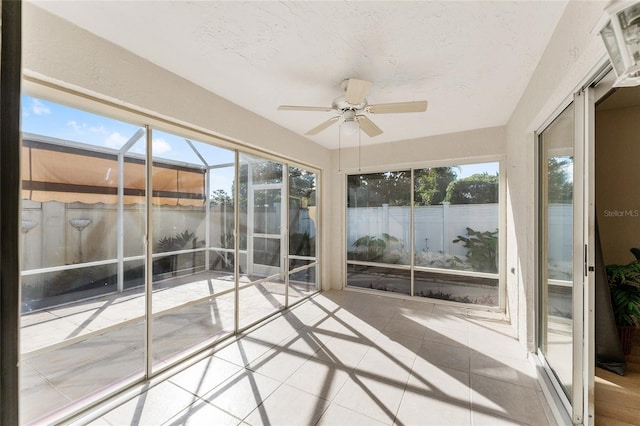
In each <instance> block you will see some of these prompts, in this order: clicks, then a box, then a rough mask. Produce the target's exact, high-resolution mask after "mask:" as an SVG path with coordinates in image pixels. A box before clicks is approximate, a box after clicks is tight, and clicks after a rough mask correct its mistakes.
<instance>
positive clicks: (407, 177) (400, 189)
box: [347, 170, 411, 207]
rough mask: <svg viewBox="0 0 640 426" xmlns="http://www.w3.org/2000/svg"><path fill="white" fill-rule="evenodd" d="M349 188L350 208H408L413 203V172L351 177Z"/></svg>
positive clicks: (348, 182) (348, 179) (403, 171)
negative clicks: (386, 206)
mask: <svg viewBox="0 0 640 426" xmlns="http://www.w3.org/2000/svg"><path fill="white" fill-rule="evenodd" d="M347 187H348V200H347V204H348V207H379V206H381V205H383V204H389V205H390V206H408V205H409V203H410V201H411V172H410V171H409V170H402V171H397V172H383V173H370V174H363V175H350V176H348V177H347Z"/></svg>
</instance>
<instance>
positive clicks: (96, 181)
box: [20, 96, 320, 424]
mask: <svg viewBox="0 0 640 426" xmlns="http://www.w3.org/2000/svg"><path fill="white" fill-rule="evenodd" d="M22 101H23V106H24V114H23V122H22V124H23V134H22V140H23V144H22V153H21V165H20V167H21V180H22V203H21V216H22V217H21V226H22V237H21V238H22V245H21V255H20V261H21V277H22V287H21V294H22V305H21V329H20V341H21V363H20V374H21V383H20V385H21V390H20V400H21V405H22V410H21V416H22V418H21V421H22V422H23V423H29V422H32V421H39V422H41V423H46V424H57V423H59V420H60V419H61V418H65V416H67V417H68V416H69V415H73V413H75V412H77V411H79V410H82V409H84V408H85V407H86V406H87V405H89V404H92V403H95V402H96V401H97V400H99V399H101V398H106V397H108V396H110V395H112V394H114V393H117V392H118V391H120V390H122V389H123V388H124V387H127V386H131V385H133V384H135V383H139V382H141V381H143V380H144V379H148V378H150V377H153V376H155V375H157V374H158V373H160V372H162V371H164V370H166V369H167V368H169V367H172V366H175V365H176V364H177V363H179V362H181V361H183V360H185V359H186V358H187V357H189V356H191V355H193V354H195V353H196V352H199V351H201V350H203V349H205V348H208V347H211V346H212V345H213V344H214V343H216V342H218V341H220V340H221V339H223V338H226V337H228V336H232V335H233V334H236V333H238V332H239V331H241V330H242V329H244V328H247V327H250V326H252V325H253V324H256V323H257V322H259V321H262V320H264V319H265V318H266V317H268V316H269V315H272V314H275V313H277V312H278V311H280V310H282V309H284V308H285V307H287V306H290V305H291V304H292V303H296V302H298V301H300V300H303V299H304V298H306V297H308V296H310V295H311V294H313V293H315V292H316V291H317V290H318V288H319V282H318V275H319V274H318V270H317V268H318V264H319V262H318V255H317V253H318V252H319V250H318V248H317V245H318V242H317V238H316V236H317V235H318V231H319V223H318V206H319V201H320V200H319V199H318V197H317V186H318V174H317V172H314V171H310V170H308V169H305V168H302V167H301V166H298V165H289V164H287V163H285V162H279V161H276V160H274V159H273V158H271V159H267V158H264V157H261V156H258V155H252V154H247V153H241V152H240V151H239V150H238V149H233V148H232V147H231V146H232V144H231V143H229V142H225V141H220V140H218V141H217V142H218V143H220V145H221V146H217V145H214V144H212V143H208V142H205V141H203V140H195V139H192V138H191V137H187V136H185V135H184V134H180V132H179V130H180V128H178V132H176V133H173V132H169V131H167V130H161V129H158V128H153V127H151V126H150V125H133V124H130V123H126V122H122V121H118V120H113V119H110V118H107V117H104V116H101V115H97V114H92V113H88V112H86V111H82V110H78V109H74V108H70V107H66V106H63V105H59V104H56V103H53V102H49V101H46V100H43V99H37V98H33V97H28V96H24V97H23V99H22ZM185 133H193V132H185ZM211 139H213V138H212V137H211ZM222 146H224V148H223V147H222Z"/></svg>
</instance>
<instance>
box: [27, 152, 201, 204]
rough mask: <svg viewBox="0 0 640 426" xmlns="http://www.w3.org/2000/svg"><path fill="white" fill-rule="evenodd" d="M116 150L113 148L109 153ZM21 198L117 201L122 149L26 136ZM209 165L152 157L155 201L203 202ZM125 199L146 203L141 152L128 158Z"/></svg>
mask: <svg viewBox="0 0 640 426" xmlns="http://www.w3.org/2000/svg"><path fill="white" fill-rule="evenodd" d="M109 151H112V152H109ZM21 162H22V167H21V175H22V198H23V199H25V200H33V201H38V202H46V201H59V202H61V203H71V202H81V203H88V204H94V203H104V204H117V202H118V153H117V151H115V150H105V149H102V148H101V149H100V151H97V150H96V151H94V150H91V149H89V148H84V147H78V146H71V145H66V144H64V145H63V144H56V143H55V142H54V141H49V140H46V141H40V140H34V139H24V140H23V141H22V158H21ZM204 188H205V170H204V167H198V166H185V165H176V164H171V163H169V162H163V161H154V162H153V204H156V205H174V206H203V205H204V199H205V194H204ZM123 189H124V203H125V204H136V203H139V204H143V203H144V202H145V165H144V159H143V158H141V157H139V156H134V155H125V157H124V185H123Z"/></svg>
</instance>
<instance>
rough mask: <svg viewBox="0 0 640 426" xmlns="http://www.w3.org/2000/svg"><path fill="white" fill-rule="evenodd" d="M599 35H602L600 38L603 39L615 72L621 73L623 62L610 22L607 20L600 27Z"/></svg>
mask: <svg viewBox="0 0 640 426" xmlns="http://www.w3.org/2000/svg"><path fill="white" fill-rule="evenodd" d="M600 35H602V40H603V41H604V45H605V47H606V48H607V51H608V52H609V57H610V58H611V62H612V64H613V67H614V68H615V70H616V73H617V74H618V75H622V74H623V72H624V63H623V62H622V55H621V52H620V49H619V48H618V43H617V42H616V36H615V34H614V32H613V27H612V26H611V22H609V23H608V24H607V25H606V26H605V27H604V28H603V29H602V31H601V32H600Z"/></svg>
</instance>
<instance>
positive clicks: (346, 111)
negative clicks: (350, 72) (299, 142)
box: [278, 78, 427, 137]
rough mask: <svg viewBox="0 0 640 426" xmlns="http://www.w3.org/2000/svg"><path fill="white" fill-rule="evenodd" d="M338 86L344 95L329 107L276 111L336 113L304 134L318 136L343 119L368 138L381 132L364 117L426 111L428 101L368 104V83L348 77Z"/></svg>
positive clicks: (290, 108) (287, 107) (283, 106)
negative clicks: (353, 124) (359, 129)
mask: <svg viewBox="0 0 640 426" xmlns="http://www.w3.org/2000/svg"><path fill="white" fill-rule="evenodd" d="M341 85H342V88H343V89H344V91H345V94H344V96H339V97H337V98H335V99H334V100H333V102H332V103H331V106H330V107H315V106H296V105H280V106H279V107H278V109H279V110H283V111H327V112H329V111H334V112H335V113H337V114H338V115H336V116H335V117H331V118H330V119H328V120H327V121H325V122H323V123H321V124H319V125H318V126H316V127H314V128H313V129H311V130H309V131H308V132H306V133H305V135H317V134H318V133H320V132H321V131H323V130H324V129H326V128H327V127H329V126H331V125H332V124H333V123H336V122H337V121H339V120H340V118H342V120H343V122H344V123H355V126H356V127H360V128H361V129H362V131H363V132H365V133H366V134H367V135H368V136H369V137H374V136H378V135H380V134H382V129H380V128H379V127H378V126H376V125H375V123H374V122H373V121H371V120H369V117H367V115H366V114H397V113H404V112H424V111H426V110H427V101H413V102H394V103H387V104H373V105H369V103H368V102H367V98H366V96H367V93H369V89H370V88H371V82H370V81H366V80H358V79H356V78H348V79H346V80H343V81H342V84H341Z"/></svg>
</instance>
